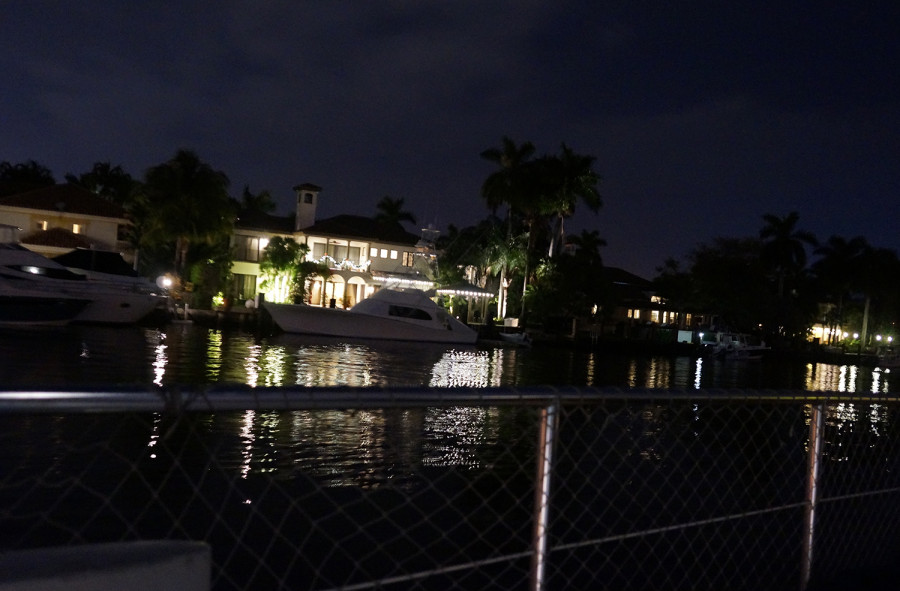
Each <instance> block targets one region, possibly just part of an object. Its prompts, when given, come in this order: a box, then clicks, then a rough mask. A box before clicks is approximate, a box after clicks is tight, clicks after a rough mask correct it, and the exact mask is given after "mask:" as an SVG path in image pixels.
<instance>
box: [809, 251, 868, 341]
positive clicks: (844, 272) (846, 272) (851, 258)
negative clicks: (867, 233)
mask: <svg viewBox="0 0 900 591" xmlns="http://www.w3.org/2000/svg"><path fill="white" fill-rule="evenodd" d="M869 248H870V247H869V245H868V243H867V242H866V239H865V238H863V237H862V236H857V237H855V238H851V239H850V240H847V239H845V238H843V237H841V236H831V237H830V238H829V239H828V241H827V242H825V244H823V245H821V246H819V247H818V248H816V250H815V254H817V255H819V257H820V258H819V260H817V261H816V262H815V263H813V266H812V270H813V273H814V274H815V276H816V278H817V279H818V282H819V285H821V286H822V288H823V289H824V290H825V291H826V292H828V295H830V297H831V298H833V299H834V300H836V302H835V305H836V306H837V310H836V314H834V316H833V317H832V319H831V322H830V324H831V328H832V329H833V328H835V326H843V323H844V299H845V298H847V297H849V295H850V292H851V290H852V289H853V286H854V285H855V283H856V279H855V275H857V268H858V265H859V257H860V256H861V255H862V254H863V253H864V252H866V251H867V250H868V249H869Z"/></svg>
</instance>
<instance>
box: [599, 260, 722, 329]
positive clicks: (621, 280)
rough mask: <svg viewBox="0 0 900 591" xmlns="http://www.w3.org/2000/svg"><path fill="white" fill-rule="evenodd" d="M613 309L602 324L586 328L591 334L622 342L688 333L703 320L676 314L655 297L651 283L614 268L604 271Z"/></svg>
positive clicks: (689, 313)
mask: <svg viewBox="0 0 900 591" xmlns="http://www.w3.org/2000/svg"><path fill="white" fill-rule="evenodd" d="M603 273H604V275H605V277H606V280H607V282H608V284H609V288H610V290H611V292H612V293H611V298H610V300H611V301H612V302H615V304H614V308H613V309H612V310H609V311H607V314H605V315H604V322H603V323H602V324H593V325H589V326H588V327H587V330H589V331H590V332H592V333H595V334H606V335H616V336H620V337H625V338H647V336H648V331H653V330H656V329H659V328H670V329H677V330H681V331H692V330H694V329H695V328H697V327H698V326H699V325H700V324H701V323H702V322H704V320H705V317H704V316H703V315H701V314H698V313H696V312H695V311H689V310H677V309H675V308H673V307H672V306H671V305H670V303H669V302H667V301H666V300H665V299H664V298H662V297H660V296H659V295H657V293H656V288H655V287H654V285H653V282H652V281H649V280H647V279H644V278H643V277H639V276H637V275H635V274H633V273H629V272H628V271H625V270H624V269H620V268H618V267H604V268H603Z"/></svg>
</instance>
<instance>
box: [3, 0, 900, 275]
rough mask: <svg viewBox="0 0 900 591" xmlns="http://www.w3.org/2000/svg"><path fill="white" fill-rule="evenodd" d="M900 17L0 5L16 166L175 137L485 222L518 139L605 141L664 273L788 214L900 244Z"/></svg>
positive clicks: (440, 214) (632, 227)
mask: <svg viewBox="0 0 900 591" xmlns="http://www.w3.org/2000/svg"><path fill="white" fill-rule="evenodd" d="M898 25H900V19H898V9H897V8H895V7H894V6H893V4H892V3H888V2H875V3H867V4H866V5H865V6H862V5H859V6H857V5H855V4H853V3H850V4H844V5H834V6H821V5H816V6H810V7H808V8H803V9H801V8H800V7H797V6H793V5H790V4H785V3H767V5H766V6H761V5H759V4H758V3H753V4H751V3H745V2H729V3H719V2H716V3H713V2H696V3H645V2H627V3H597V2H561V3H558V2H538V1H531V2H516V3H483V2H474V1H460V2H452V3H422V2H402V1H395V2H385V3H370V2H360V3H353V4H348V3H342V4H340V5H336V4H332V3H322V2H294V1H282V2H278V1H272V2H264V3H253V4H248V3H246V2H237V1H223V2H219V3H216V4H215V5H214V6H212V7H211V6H210V5H208V4H207V3H202V2H197V1H187V2H179V3H169V4H167V3H161V2H154V3H148V4H144V3H114V2H101V1H98V0H94V1H91V0H86V1H85V2H81V3H78V4H77V5H69V4H66V3H57V2H52V1H49V0H48V1H35V2H29V3H16V4H14V5H7V6H5V7H4V15H3V18H2V19H0V39H3V41H2V44H3V45H2V47H0V48H2V52H0V68H2V69H3V71H4V72H5V73H6V78H7V80H8V81H9V83H8V84H6V85H4V86H3V87H0V123H2V124H3V130H4V131H3V133H2V134H0V160H11V161H22V160H26V159H36V160H38V161H39V162H42V163H43V164H45V165H47V166H49V167H50V168H51V169H52V170H53V171H54V173H55V174H56V176H57V178H62V176H63V175H64V174H65V173H67V172H81V171H84V170H87V169H88V168H90V166H91V164H92V163H93V162H95V161H98V160H111V161H113V162H114V163H121V164H122V165H123V166H125V168H126V169H128V170H129V171H130V172H132V173H133V174H135V175H140V174H142V173H143V171H144V170H145V169H146V168H148V167H149V166H152V165H154V164H157V163H159V162H161V161H163V160H164V159H166V158H168V157H169V156H171V155H172V154H173V153H174V152H175V150H177V149H178V148H181V147H188V148H192V149H195V150H196V151H197V152H198V153H199V154H200V155H201V157H202V158H204V159H205V160H206V161H208V162H210V163H211V164H212V165H213V166H215V167H217V168H220V169H222V170H224V171H225V172H226V173H227V174H228V175H229V177H230V178H231V179H232V182H233V185H234V190H235V192H237V191H239V190H240V189H241V188H242V187H243V186H244V185H250V186H251V188H252V189H254V190H261V189H264V188H265V189H270V190H271V191H272V192H273V193H274V194H275V195H278V196H279V197H280V199H281V201H282V207H283V209H284V210H285V211H287V208H288V204H289V201H290V199H291V191H290V187H291V186H293V185H294V184H296V183H298V182H303V181H310V182H315V183H316V184H319V185H322V186H323V187H324V189H325V190H324V192H323V206H322V210H321V211H320V214H322V215H335V214H337V213H343V212H346V213H364V214H367V213H372V212H373V210H374V206H375V203H376V202H377V201H378V199H379V198H380V197H381V196H383V195H385V194H390V195H393V196H395V197H403V198H405V199H406V201H407V204H408V205H409V206H410V208H411V209H412V210H413V211H414V212H415V213H416V214H417V217H418V218H419V220H420V222H424V223H436V224H437V225H438V226H439V227H445V226H446V225H447V224H448V223H454V224H456V225H468V224H471V223H474V222H475V221H477V220H478V219H480V218H481V217H483V216H484V215H486V214H487V213H488V211H487V209H486V208H485V207H484V205H483V203H482V201H481V199H480V197H479V188H480V185H481V182H482V180H483V179H484V178H485V176H486V175H487V174H489V173H490V172H491V165H490V164H489V163H487V162H485V161H483V160H481V159H480V158H479V156H478V154H479V153H480V152H481V151H482V150H484V149H485V148H487V147H490V146H494V145H498V144H499V141H500V138H501V137H502V136H503V135H509V136H511V137H513V138H514V139H516V140H517V141H525V140H530V141H533V142H534V143H535V144H536V145H537V146H538V150H539V152H553V151H556V150H557V149H558V148H559V145H560V143H562V142H565V143H567V144H568V145H570V146H572V147H573V148H574V149H575V150H577V151H579V152H582V153H588V154H593V155H595V156H597V171H598V172H599V173H600V174H601V175H602V176H603V177H604V182H603V186H602V193H603V195H604V207H603V208H602V209H601V210H600V212H599V213H598V214H597V215H593V214H590V213H589V212H580V213H579V214H578V215H577V216H576V219H575V220H573V223H572V224H570V228H573V229H575V230H578V229H581V228H590V229H597V230H599V232H600V233H601V235H603V236H604V237H605V238H606V239H607V241H608V243H609V246H608V248H607V249H606V252H605V257H606V260H607V262H608V263H610V264H617V265H622V266H626V267H628V268H630V269H632V270H634V271H637V272H639V273H643V274H646V275H651V274H652V273H653V270H654V268H655V267H656V266H657V265H659V264H660V263H661V262H662V261H663V259H665V258H666V257H667V256H680V255H683V254H684V253H685V252H686V251H688V250H689V249H690V248H691V247H692V246H693V245H695V244H696V243H698V242H700V241H708V240H710V239H712V238H713V237H715V236H718V235H749V234H755V233H756V232H757V231H758V229H759V227H760V225H761V217H762V215H763V214H764V213H776V214H785V213H787V212H789V211H791V210H797V211H798V212H800V214H801V218H800V219H801V225H803V226H804V227H805V228H806V229H809V230H811V231H813V232H815V233H816V234H818V235H820V237H823V238H824V237H827V236H828V235H830V234H832V233H836V234H841V235H845V236H854V235H865V236H867V237H868V238H869V239H870V241H871V242H873V243H874V244H876V245H879V246H886V247H889V248H897V247H898V239H897V233H896V232H895V231H894V228H893V227H892V224H893V221H892V218H893V217H894V216H893V215H891V213H893V214H896V205H895V201H896V195H897V193H898V188H900V172H898V164H897V160H896V154H898V153H900V145H898V143H900V141H898V137H900V133H898V132H900V122H898V104H897V100H898V99H897V97H898V86H900V85H898V76H900V68H898V67H897V66H898V64H897V56H900V45H898V39H900V33H898V31H900V26H898Z"/></svg>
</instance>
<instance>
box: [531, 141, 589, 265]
mask: <svg viewBox="0 0 900 591" xmlns="http://www.w3.org/2000/svg"><path fill="white" fill-rule="evenodd" d="M594 160H596V159H595V158H594V157H593V156H584V155H581V154H576V153H575V152H574V151H573V150H572V149H571V148H569V146H567V145H565V144H563V145H562V150H561V153H560V155H559V156H558V157H552V158H550V159H548V164H549V166H548V167H547V171H546V172H547V173H548V175H549V177H550V178H549V179H548V180H549V183H550V186H551V187H552V189H551V191H550V193H549V194H548V195H547V196H546V203H545V207H546V212H547V213H548V214H549V215H552V216H555V218H556V220H555V224H554V231H553V233H552V236H551V239H550V249H549V253H548V256H551V257H553V256H555V255H556V254H558V253H559V250H560V249H561V248H562V245H563V243H564V242H565V228H564V220H565V218H567V217H570V216H572V214H573V213H575V203H576V202H577V201H578V200H579V199H580V200H581V201H582V202H584V204H585V205H587V207H588V208H589V209H590V210H591V211H592V212H594V213H596V212H597V210H598V209H600V206H601V205H602V204H603V201H602V199H601V197H600V193H599V192H598V191H597V184H598V183H599V182H600V176H599V175H597V173H595V172H594V171H593V168H592V167H593V164H594Z"/></svg>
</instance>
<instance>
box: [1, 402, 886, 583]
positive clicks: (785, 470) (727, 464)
mask: <svg viewBox="0 0 900 591" xmlns="http://www.w3.org/2000/svg"><path fill="white" fill-rule="evenodd" d="M898 411H900V396H893V395H889V394H888V395H867V396H866V395H864V396H857V395H852V396H848V395H844V394H838V393H823V392H800V391H797V392H784V391H778V392H773V391H753V390H741V391H736V390H721V391H720V390H716V391H712V390H710V391H696V390H693V391H662V390H622V389H596V388H575V387H559V388H551V387H543V388H522V389H429V388H381V389H370V388H366V389H358V388H308V389H306V388H281V389H252V388H241V387H234V388H222V387H216V388H207V389H180V388H169V389H143V388H135V389H106V390H89V391H87V390H54V391H39V390H35V391H24V390H19V391H7V392H0V460H2V464H3V469H2V470H0V551H3V550H20V549H28V548H35V547H43V546H47V545H56V544H60V543H62V544H67V545H75V544H82V543H90V542H114V541H131V540H142V539H188V540H202V541H206V542H208V543H209V544H210V546H211V548H212V557H213V563H214V572H213V576H212V581H213V588H214V589H216V590H220V589H221V590H231V589H259V588H267V589H316V590H323V589H360V590H362V589H394V588H397V589H401V588H402V589H476V588H477V589H511V588H523V587H525V586H526V585H528V586H529V587H530V588H531V589H534V590H540V589H548V590H550V589H570V588H592V589H593V588H609V589H618V588H626V587H627V588H647V589H683V588H692V589H704V588H708V589H718V588H724V587H728V588H731V589H742V588H744V589H759V588H767V589H791V590H796V589H804V588H807V589H817V588H827V585H829V584H833V583H835V582H836V581H842V580H843V579H841V577H846V578H847V583H848V584H851V585H854V584H855V585H856V586H857V587H858V586H859V584H860V583H861V582H864V581H870V580H873V579H875V578H877V577H879V576H885V577H888V576H895V575H896V572H895V573H890V572H889V570H890V568H891V567H890V565H891V564H893V563H894V562H895V561H896V559H897V558H898V557H900V537H898V536H896V535H895V533H894V532H895V531H897V529H898V526H900V447H898V443H900V429H898Z"/></svg>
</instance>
